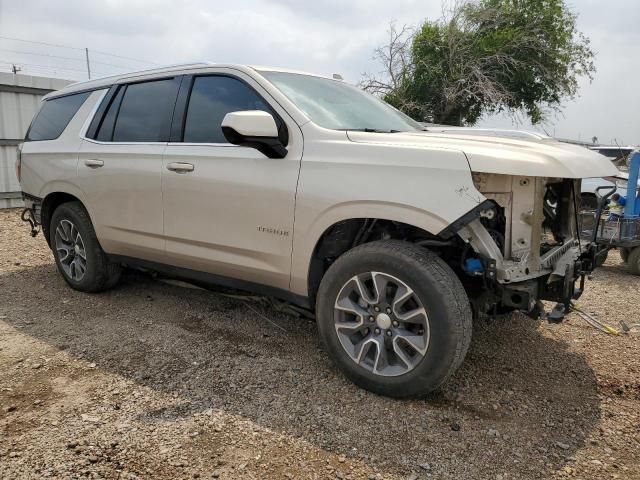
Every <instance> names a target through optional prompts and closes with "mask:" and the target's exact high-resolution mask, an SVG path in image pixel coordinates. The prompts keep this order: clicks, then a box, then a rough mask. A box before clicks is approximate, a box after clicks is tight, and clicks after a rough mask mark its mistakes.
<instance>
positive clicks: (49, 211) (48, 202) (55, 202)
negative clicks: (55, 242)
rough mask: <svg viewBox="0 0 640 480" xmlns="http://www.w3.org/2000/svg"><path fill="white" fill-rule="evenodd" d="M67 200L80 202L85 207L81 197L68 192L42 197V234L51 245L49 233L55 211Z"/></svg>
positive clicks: (53, 193) (52, 193)
mask: <svg viewBox="0 0 640 480" xmlns="http://www.w3.org/2000/svg"><path fill="white" fill-rule="evenodd" d="M67 202H79V203H80V204H82V206H83V207H85V205H84V203H82V200H80V198H78V197H77V196H75V195H72V194H71V193H68V192H58V191H56V192H51V193H48V194H47V195H46V196H45V197H44V198H43V199H42V207H41V210H40V224H41V225H42V234H43V235H44V238H45V239H46V240H47V243H48V244H49V245H51V239H50V236H49V233H50V227H51V217H52V216H53V212H54V211H55V210H56V208H58V207H59V206H60V205H62V204H63V203H67ZM85 209H86V207H85Z"/></svg>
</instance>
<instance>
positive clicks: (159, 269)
mask: <svg viewBox="0 0 640 480" xmlns="http://www.w3.org/2000/svg"><path fill="white" fill-rule="evenodd" d="M109 259H110V260H111V261H112V262H113V263H119V264H122V265H124V266H125V267H129V268H133V269H136V270H148V271H152V272H156V273H159V274H161V275H165V276H167V277H170V278H175V279H177V280H184V281H188V282H192V283H194V284H196V285H198V286H203V287H207V286H209V287H213V286H222V287H227V288H235V289H238V290H245V291H248V292H252V293H257V294H260V295H266V296H268V297H275V298H278V299H280V300H284V301H286V302H291V303H293V304H294V305H297V306H299V307H302V308H307V309H308V308H310V307H311V305H310V302H309V298H308V297H303V296H302V295H296V294H294V293H291V292H289V291H287V290H282V289H280V288H275V287H270V286H268V285H262V284H260V283H254V282H248V281H246V280H238V279H235V278H230V277H224V276H221V275H216V274H214V273H207V272H199V271H197V270H191V269H188V268H182V267H176V266H173V265H166V264H163V263H157V262H150V261H148V260H140V259H138V258H132V257H125V256H122V255H109Z"/></svg>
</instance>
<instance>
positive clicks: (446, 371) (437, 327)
mask: <svg viewBox="0 0 640 480" xmlns="http://www.w3.org/2000/svg"><path fill="white" fill-rule="evenodd" d="M365 272H382V273H384V274H387V275H391V276H393V277H396V278H397V279H399V280H401V281H402V282H404V283H405V284H406V285H407V286H409V287H410V288H411V289H412V290H413V292H414V293H415V295H416V296H417V298H418V299H419V300H420V302H421V303H422V305H423V307H424V309H425V311H426V313H427V317H428V320H427V321H428V328H429V341H428V347H427V350H426V353H424V356H423V358H422V359H421V360H419V363H417V364H416V365H415V366H414V367H413V369H412V370H409V371H407V372H406V373H403V374H401V375H397V376H382V375H378V374H376V373H374V372H373V371H370V370H368V369H366V368H364V367H363V366H361V365H360V364H359V363H356V361H354V360H352V357H350V356H349V354H347V352H346V350H345V349H344V348H343V346H342V344H341V343H340V339H339V338H338V334H337V333H336V328H335V318H334V305H335V302H336V300H337V298H338V295H339V293H340V291H341V290H342V288H343V286H344V285H345V284H346V283H347V282H349V280H350V279H351V278H352V277H354V276H355V275H359V274H362V273H365ZM316 318H317V323H318V330H319V333H320V337H321V339H322V341H323V343H324V345H325V348H326V350H327V351H328V353H329V355H330V356H331V358H332V359H333V360H334V361H335V363H336V364H337V366H338V367H339V368H340V369H341V370H342V371H343V372H344V373H345V375H346V376H347V377H348V378H350V379H351V380H352V381H353V382H354V383H355V384H356V385H358V386H360V387H362V388H364V389H366V390H369V391H372V392H374V393H377V394H381V395H387V396H390V397H414V396H422V395H425V394H427V393H429V392H432V391H433V390H435V389H437V388H438V387H440V386H441V385H442V384H444V383H445V381H446V380H447V379H448V378H449V377H450V376H451V375H452V374H453V373H454V372H455V371H456V369H457V368H458V367H459V366H460V365H461V363H462V361H463V360H464V357H465V355H466V353H467V350H468V348H469V344H470V343H471V331H472V317H471V307H470V304H469V299H468V297H467V295H466V292H465V290H464V288H463V286H462V283H461V282H460V280H459V279H458V277H457V276H456V275H455V273H454V272H453V271H452V270H451V268H450V267H449V266H448V265H447V264H446V263H445V262H444V261H443V260H442V259H440V258H439V257H437V256H436V255H435V254H433V253H432V252H429V251H428V250H426V249H424V248H422V247H418V246H416V245H414V244H411V243H407V242H402V241H396V240H389V241H377V242H371V243H367V244H364V245H360V246H358V247H356V248H354V249H352V250H350V251H348V252H347V253H345V254H344V255H342V256H341V257H339V258H338V259H337V260H336V261H335V262H334V263H333V264H332V265H331V267H330V268H329V270H328V271H327V273H326V274H325V275H324V277H323V279H322V282H321V284H320V288H319V290H318V295H317V301H316Z"/></svg>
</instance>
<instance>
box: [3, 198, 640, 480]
mask: <svg viewBox="0 0 640 480" xmlns="http://www.w3.org/2000/svg"><path fill="white" fill-rule="evenodd" d="M18 215H19V212H18V211H17V210H4V211H0V372H1V376H0V406H1V408H0V432H1V433H0V477H1V478H3V479H14V478H15V479H23V478H65V479H66V478H127V479H135V478H161V479H168V478H221V479H245V478H246V479H271V478H278V479H283V478H284V479H303V478H327V479H335V478H338V479H361V478H362V479H382V478H384V479H412V480H417V479H426V478H433V479H439V478H451V479H453V478H455V479H496V480H507V479H515V478H522V479H528V478H563V477H564V478H581V479H585V480H587V479H597V478H621V479H633V478H636V479H638V478H640V332H636V333H631V334H628V335H623V336H617V337H616V336H609V335H605V334H603V333H601V332H599V331H596V330H595V329H593V328H592V327H590V326H588V325H587V324H586V323H585V322H584V321H583V320H582V319H581V318H580V317H578V316H577V315H576V314H572V315H570V316H569V317H568V320H567V321H565V323H563V324H561V325H550V324H548V323H546V322H534V321H532V320H530V319H528V318H526V317H524V316H521V315H514V316H512V317H509V318H507V319H502V320H494V321H491V322H477V323H476V325H475V326H474V332H473V333H474V339H473V342H472V346H471V350H470V352H469V355H468V356H467V359H466V361H465V362H464V364H463V366H462V368H461V369H460V370H459V372H458V373H457V374H456V375H455V377H454V378H453V379H452V380H451V381H450V382H449V383H448V384H447V385H446V387H445V388H444V389H443V390H442V391H441V392H439V393H437V394H435V395H433V396H431V397H430V398H427V399H424V400H410V401H406V400H405V401H399V400H392V399H389V398H383V397H379V396H376V395H373V394H370V393H368V392H366V391H363V390H360V389H358V388H357V387H355V386H354V385H353V384H351V383H350V382H349V381H347V380H346V379H345V378H343V377H342V376H341V375H340V374H339V372H338V371H337V370H336V368H335V367H334V366H333V365H332V364H331V362H330V360H329V358H328V357H327V355H325V353H324V352H323V351H322V350H321V348H320V344H319V340H318V338H317V335H316V327H315V324H314V323H313V322H312V321H309V320H306V319H300V318H295V317H292V316H289V315H286V314H284V313H281V312H279V311H277V310H275V309H274V308H272V307H268V306H266V305H264V304H261V303H255V302H248V301H245V300H242V299H235V298H228V297H225V296H223V295H221V294H219V293H213V292H208V291H204V290H198V289H190V288H184V287H180V286H176V285H170V284H166V283H163V282H160V281H157V280H153V279H152V278H150V277H147V276H144V275H142V274H134V273H131V274H127V275H126V277H125V278H124V281H123V283H122V285H120V286H119V287H118V288H116V289H114V290H112V291H110V292H108V293H104V294H99V295H87V294H82V293H79V292H76V291H73V290H71V289H70V288H68V287H67V286H66V284H65V283H64V281H63V280H62V278H61V277H60V276H59V275H58V273H57V271H56V268H55V265H54V263H53V259H52V256H51V253H50V251H49V250H48V248H47V246H46V243H45V241H44V239H43V238H42V236H38V237H36V238H35V239H32V238H31V237H30V236H29V235H28V231H27V228H26V227H25V226H24V225H23V224H22V223H21V222H20V220H19V218H18ZM639 292H640V278H638V277H632V276H631V275H629V274H628V273H627V272H626V271H625V269H624V267H623V265H622V263H621V260H620V257H619V256H618V255H617V254H616V253H615V252H612V254H611V255H610V258H609V260H608V261H607V263H606V265H605V266H604V267H603V268H601V269H600V270H599V271H597V272H596V275H595V278H594V279H593V281H591V282H589V283H588V292H587V293H586V294H585V296H584V298H583V299H582V301H581V302H580V305H581V306H582V307H583V308H584V309H585V310H589V311H593V312H595V313H596V314H597V315H598V317H599V318H601V319H603V320H606V321H608V322H609V323H610V324H613V325H614V326H616V327H617V326H618V321H619V320H621V319H623V320H625V321H626V322H627V323H629V324H631V323H635V322H640V308H638V304H637V302H638V299H639ZM267 319H268V320H267Z"/></svg>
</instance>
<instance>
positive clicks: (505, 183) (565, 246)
mask: <svg viewBox="0 0 640 480" xmlns="http://www.w3.org/2000/svg"><path fill="white" fill-rule="evenodd" d="M474 183H475V185H476V188H477V189H478V191H479V192H481V193H482V194H483V195H484V196H485V197H486V198H487V201H485V202H483V204H482V205H480V206H479V207H478V210H477V212H474V213H475V214H474V215H472V216H471V217H468V222H466V223H464V224H463V225H458V229H457V231H456V232H455V233H457V235H458V236H459V238H461V239H462V240H463V241H464V242H465V245H466V248H465V252H464V254H463V261H462V265H461V270H462V271H463V273H464V277H466V278H463V283H465V286H466V288H467V291H468V293H469V296H470V298H471V301H472V304H473V306H474V310H475V311H476V313H477V314H489V315H491V314H498V313H504V312H508V311H511V310H521V311H523V312H526V313H528V314H529V315H531V316H532V317H534V318H539V317H541V316H543V315H544V307H543V304H542V302H541V301H542V300H550V301H554V302H557V305H556V307H555V308H554V309H553V311H552V312H551V313H550V314H549V315H548V318H549V319H550V320H554V321H561V320H562V318H563V316H564V313H565V312H568V311H569V308H570V306H571V301H572V300H574V299H577V298H578V297H579V296H580V295H581V294H582V291H583V288H584V280H585V276H586V275H588V274H589V273H590V272H591V271H592V270H593V268H594V264H595V248H594V246H592V245H591V244H590V243H589V242H587V241H584V240H581V239H580V236H579V228H578V215H577V211H578V202H579V196H578V194H577V193H576V192H580V180H574V179H557V178H542V177H524V176H513V175H498V174H484V173H480V174H474ZM578 280H579V284H578V286H576V283H577V281H578Z"/></svg>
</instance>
